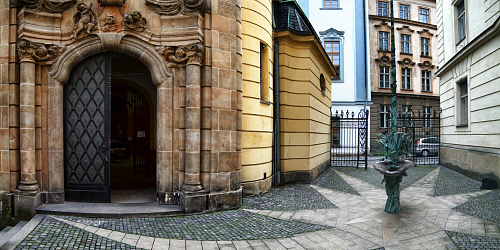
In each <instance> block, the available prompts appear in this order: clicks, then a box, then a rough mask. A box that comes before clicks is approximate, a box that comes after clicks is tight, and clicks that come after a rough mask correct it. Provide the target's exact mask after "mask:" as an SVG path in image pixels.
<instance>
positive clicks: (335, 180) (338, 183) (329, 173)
mask: <svg viewBox="0 0 500 250" xmlns="http://www.w3.org/2000/svg"><path fill="white" fill-rule="evenodd" d="M311 184H312V185H316V186H320V187H324V188H329V189H333V190H337V191H340V192H344V193H349V194H354V195H359V193H358V192H356V190H354V188H352V187H351V186H350V185H349V184H347V182H346V181H345V180H344V179H342V177H340V176H339V175H338V174H337V173H335V171H334V170H333V168H329V169H327V170H326V171H325V173H324V174H322V175H321V176H319V177H318V178H316V180H314V181H313V182H312V183H311Z"/></svg>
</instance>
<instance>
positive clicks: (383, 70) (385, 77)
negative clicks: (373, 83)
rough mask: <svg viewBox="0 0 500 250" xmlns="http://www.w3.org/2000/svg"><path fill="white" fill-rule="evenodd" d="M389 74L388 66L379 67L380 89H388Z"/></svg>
mask: <svg viewBox="0 0 500 250" xmlns="http://www.w3.org/2000/svg"><path fill="white" fill-rule="evenodd" d="M390 76H391V73H390V68H389V66H380V87H381V88H389V79H390Z"/></svg>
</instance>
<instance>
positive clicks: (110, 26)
mask: <svg viewBox="0 0 500 250" xmlns="http://www.w3.org/2000/svg"><path fill="white" fill-rule="evenodd" d="M117 29H118V26H117V24H116V19H115V17H114V16H112V15H110V14H108V15H107V16H106V17H105V18H104V25H103V26H102V30H103V31H105V32H109V31H115V30H117Z"/></svg>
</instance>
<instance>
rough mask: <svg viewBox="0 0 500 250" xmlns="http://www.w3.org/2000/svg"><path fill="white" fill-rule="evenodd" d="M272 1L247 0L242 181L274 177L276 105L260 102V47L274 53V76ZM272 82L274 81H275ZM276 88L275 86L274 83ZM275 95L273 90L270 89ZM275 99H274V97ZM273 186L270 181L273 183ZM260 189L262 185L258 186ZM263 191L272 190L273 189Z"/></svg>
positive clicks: (244, 4)
mask: <svg viewBox="0 0 500 250" xmlns="http://www.w3.org/2000/svg"><path fill="white" fill-rule="evenodd" d="M271 9H272V7H271V1H269V0H243V1H242V2H241V19H242V33H243V34H242V35H243V36H242V50H243V51H242V53H243V58H242V62H243V65H242V70H243V131H242V151H241V153H242V157H241V165H242V168H241V169H242V170H241V172H242V173H241V182H242V184H243V187H244V189H245V188H250V187H249V186H245V184H248V183H254V182H258V181H262V180H263V179H264V173H266V177H267V178H269V176H271V174H272V130H273V128H272V126H273V118H272V112H273V106H272V104H266V103H262V102H261V101H260V99H261V98H260V97H261V96H260V93H261V90H260V44H261V43H262V44H265V45H267V46H268V49H269V50H271V51H270V52H271V53H268V54H269V58H268V61H269V64H270V67H268V68H269V74H271V75H272V16H271ZM271 79H272V78H271ZM270 88H272V84H270ZM270 96H272V90H270ZM271 99H272V98H271ZM269 183H270V182H269ZM257 186H259V185H257ZM260 186H261V187H260V190H261V191H264V190H266V189H269V188H270V186H269V185H267V186H266V187H262V185H260Z"/></svg>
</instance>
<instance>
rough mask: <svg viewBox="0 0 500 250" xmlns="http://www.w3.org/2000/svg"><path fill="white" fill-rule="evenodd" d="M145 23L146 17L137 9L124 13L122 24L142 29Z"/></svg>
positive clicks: (133, 28)
mask: <svg viewBox="0 0 500 250" xmlns="http://www.w3.org/2000/svg"><path fill="white" fill-rule="evenodd" d="M146 24H147V21H146V18H144V17H142V14H141V12H139V11H134V12H132V13H130V14H125V16H124V17H123V25H124V26H125V27H127V28H128V29H131V30H135V31H143V30H145V29H146Z"/></svg>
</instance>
